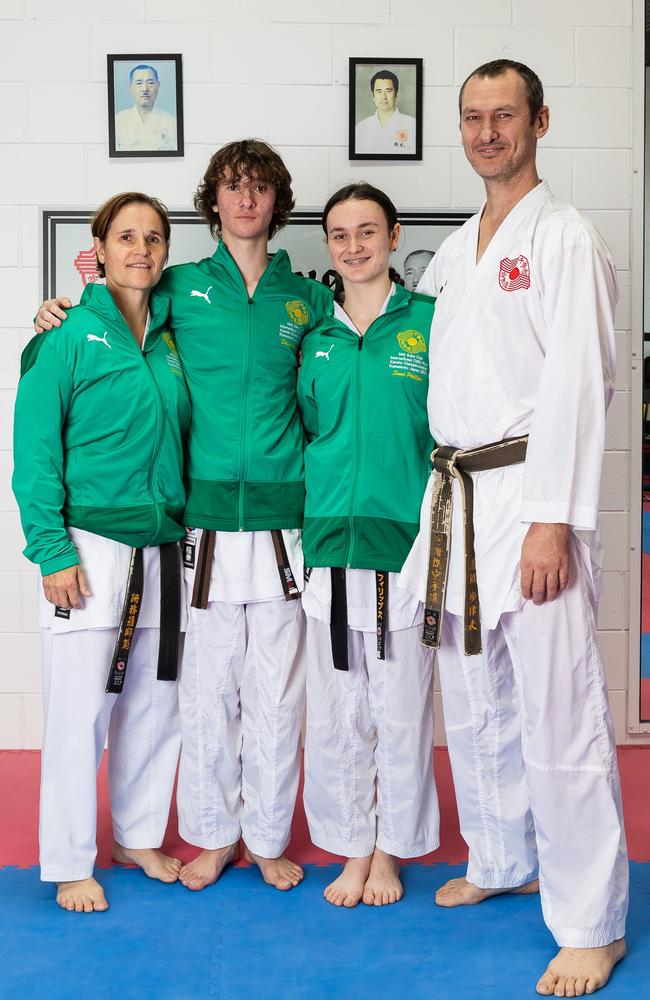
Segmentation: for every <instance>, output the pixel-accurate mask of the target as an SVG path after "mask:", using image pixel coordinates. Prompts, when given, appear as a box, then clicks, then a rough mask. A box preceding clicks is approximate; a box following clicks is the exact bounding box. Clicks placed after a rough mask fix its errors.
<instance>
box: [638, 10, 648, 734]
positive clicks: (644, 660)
mask: <svg viewBox="0 0 650 1000" xmlns="http://www.w3.org/2000/svg"><path fill="white" fill-rule="evenodd" d="M647 7H648V5H647V4H646V59H645V61H646V71H645V126H646V127H645V199H644V203H645V218H644V240H643V242H644V264H643V267H644V281H643V331H644V333H643V413H642V417H641V419H642V421H643V423H642V427H643V472H642V484H641V493H642V495H641V503H642V515H641V517H642V531H641V552H642V555H641V656H640V670H641V678H640V685H639V721H640V722H650V66H649V65H648V63H649V62H650V48H649V46H648V31H647V24H648V12H647Z"/></svg>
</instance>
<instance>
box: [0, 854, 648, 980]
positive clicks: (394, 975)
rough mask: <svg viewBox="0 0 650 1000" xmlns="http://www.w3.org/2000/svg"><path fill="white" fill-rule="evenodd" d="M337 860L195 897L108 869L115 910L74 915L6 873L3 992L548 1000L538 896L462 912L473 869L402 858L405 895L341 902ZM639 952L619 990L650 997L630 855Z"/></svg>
mask: <svg viewBox="0 0 650 1000" xmlns="http://www.w3.org/2000/svg"><path fill="white" fill-rule="evenodd" d="M337 871H338V869H337V868H332V867H315V866H311V865H309V866H307V868H306V878H305V882H304V883H303V884H302V885H301V886H300V888H299V889H298V890H294V891H292V892H287V893H281V892H277V891H275V890H273V889H270V888H269V887H267V886H265V885H263V883H262V882H261V879H260V876H259V873H258V872H257V870H255V869H230V870H229V871H228V872H226V874H225V875H224V876H223V878H222V879H221V880H220V881H219V883H218V884H217V885H215V886H211V887H210V888H208V889H206V890H204V891H203V892H198V893H190V892H189V891H188V890H186V889H184V888H183V887H182V886H181V885H179V884H176V885H172V886H164V885H162V884H160V883H157V882H153V881H150V880H149V879H147V878H146V877H145V876H144V875H143V874H142V873H141V872H139V871H135V870H131V869H110V870H106V871H101V872H100V873H99V878H100V880H101V881H102V883H103V884H104V886H105V888H106V891H107V895H108V897H109V899H110V903H111V908H110V910H109V911H108V912H106V913H98V914H91V915H88V916H86V915H80V914H68V913H65V912H63V911H62V910H60V909H59V908H58V907H57V906H56V904H55V903H54V901H53V894H52V887H51V886H48V885H44V884H43V883H41V882H39V880H38V869H36V868H29V869H16V868H4V869H1V870H0V941H2V942H3V948H2V952H3V957H2V964H1V966H0V997H1V998H2V1000H43V998H47V1000H72V998H75V1000H76V998H78V997H88V998H91V1000H143V998H145V997H152V998H155V1000H324V998H327V1000H332V998H336V1000H348V998H350V1000H351V998H355V1000H366V998H367V1000H392V998H398V1000H434V998H435V1000H447V998H452V997H453V1000H478V998H482V997H499V998H501V1000H521V998H522V997H526V996H530V997H534V996H535V995H536V994H535V993H534V983H535V978H536V976H537V975H538V974H539V973H541V971H542V970H543V969H544V967H545V965H546V963H547V961H548V960H549V958H551V957H552V956H553V954H554V949H555V945H554V942H553V940H552V938H551V936H550V934H549V933H548V931H547V930H546V928H545V926H544V924H543V921H542V917H541V912H540V907H539V899H538V898H537V897H536V896H502V897H498V898H494V899H491V900H489V901H487V902H486V903H483V904H482V905H481V906H476V907H463V908H459V909H456V910H444V909H440V908H438V907H436V906H434V904H433V896H432V894H433V891H434V890H435V888H437V887H438V886H439V885H441V884H442V883H443V882H445V881H446V880H447V879H448V878H450V877H453V876H455V875H459V874H462V872H463V867H462V866H451V865H434V866H432V867H425V866H421V865H410V866H407V867H405V868H404V869H403V881H404V886H405V889H406V897H405V899H404V900H403V901H402V902H401V903H399V904H398V905H394V906H387V907H381V908H379V907H377V908H374V907H366V906H363V905H361V906H358V907H357V908H356V909H353V910H343V909H337V908H335V907H333V906H330V904H329V903H327V902H325V900H324V899H323V898H322V891H323V888H324V887H325V886H326V885H327V883H328V882H329V881H330V880H331V878H332V876H333V875H334V874H336V872H337ZM631 876H632V879H631V882H632V884H631V905H630V920H629V933H628V946H629V954H628V957H627V959H626V960H625V961H624V962H623V963H622V965H620V966H619V967H618V968H617V970H616V971H615V973H614V975H613V977H612V979H611V980H610V984H609V986H608V987H607V990H606V992H605V994H604V996H606V997H607V1000H622V998H625V1000H632V998H639V1000H641V998H643V1000H647V998H648V996H650V987H648V965H647V955H648V953H649V950H650V864H635V863H632V865H631Z"/></svg>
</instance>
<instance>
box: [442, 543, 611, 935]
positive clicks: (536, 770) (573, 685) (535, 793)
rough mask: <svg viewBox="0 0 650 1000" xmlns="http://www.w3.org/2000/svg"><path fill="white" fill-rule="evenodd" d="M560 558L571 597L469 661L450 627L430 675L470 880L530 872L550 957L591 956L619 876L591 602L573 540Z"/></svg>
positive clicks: (511, 617)
mask: <svg viewBox="0 0 650 1000" xmlns="http://www.w3.org/2000/svg"><path fill="white" fill-rule="evenodd" d="M570 558H571V563H570V581H569V587H568V588H567V590H565V591H564V592H563V593H562V594H561V596H559V597H558V598H556V600H554V601H551V602H550V603H548V604H543V605H540V606H537V607H536V606H535V605H534V604H533V603H532V601H527V602H526V603H525V604H524V606H523V608H522V609H521V610H520V611H513V612H510V613H507V614H503V615H502V616H501V618H500V619H499V622H498V624H497V626H496V628H495V629H493V630H491V631H483V633H482V645H483V653H482V654H480V655H478V656H465V654H464V652H463V622H462V619H461V618H460V617H459V616H456V615H450V614H446V615H445V620H444V624H443V632H442V643H441V647H440V650H439V653H438V663H439V664H440V680H441V687H442V697H443V707H444V713H445V728H446V732H447V742H448V745H449V754H450V758H451V764H452V770H453V776H454V785H455V788H456V799H457V803H458V811H459V815H460V826H461V831H462V834H463V837H464V839H465V840H466V842H467V844H468V846H469V865H468V868H467V878H468V880H469V881H470V882H473V883H474V884H475V885H478V886H481V887H482V888H486V889H488V888H489V889H493V888H508V887H514V886H520V885H523V884H524V883H526V882H529V881H531V879H534V878H535V877H536V876H537V874H538V871H539V881H540V894H541V901H542V911H543V914H544V919H545V921H546V924H547V926H548V928H549V930H550V931H551V932H552V934H553V935H554V937H555V939H556V941H557V943H558V945H560V946H566V947H575V948H592V947H599V946H601V945H606V944H608V943H609V942H611V941H614V940H616V939H618V938H620V937H622V936H623V934H624V930H625V916H626V912H627V899H628V868H627V855H626V846H625V832H624V829H623V817H622V807H621V794H620V785H619V776H618V766H617V761H616V747H615V743H614V734H613V727H612V722H611V718H610V713H609V707H608V703H607V689H606V683H605V678H604V674H603V668H602V664H601V660H600V656H599V653H598V647H597V644H596V621H595V611H596V602H595V599H594V594H593V588H592V582H591V575H590V573H589V570H588V568H587V567H586V565H585V563H584V558H586V557H585V556H584V555H583V553H582V551H581V549H580V548H579V544H578V543H577V541H576V540H575V539H573V540H572V546H571V550H570Z"/></svg>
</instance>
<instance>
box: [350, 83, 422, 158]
mask: <svg viewBox="0 0 650 1000" xmlns="http://www.w3.org/2000/svg"><path fill="white" fill-rule="evenodd" d="M370 93H371V94H372V100H373V103H374V105H375V107H376V108H377V110H376V111H375V113H374V115H369V116H368V117H367V118H362V119H361V121H360V122H359V124H358V125H357V127H356V129H355V133H354V134H355V140H354V142H355V149H356V151H357V153H374V154H377V155H379V154H380V153H414V152H415V139H416V127H415V118H414V117H413V116H412V115H404V114H402V112H401V111H400V110H399V108H398V107H397V101H398V96H397V95H398V94H399V79H398V78H397V76H396V74H395V73H393V72H392V71H391V70H388V69H382V70H379V72H378V73H375V74H374V76H373V77H372V79H371V80H370Z"/></svg>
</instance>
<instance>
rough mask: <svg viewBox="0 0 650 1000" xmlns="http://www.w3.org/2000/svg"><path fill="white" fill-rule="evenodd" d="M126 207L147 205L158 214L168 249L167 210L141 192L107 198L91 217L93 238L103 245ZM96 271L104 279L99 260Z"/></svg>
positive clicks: (104, 275) (160, 203)
mask: <svg viewBox="0 0 650 1000" xmlns="http://www.w3.org/2000/svg"><path fill="white" fill-rule="evenodd" d="M127 205H149V206H150V207H151V208H153V210H154V211H155V212H157V213H158V215H159V216H160V221H161V223H162V229H163V236H164V237H165V243H166V244H167V247H168V248H169V240H170V236H171V231H172V230H171V225H170V222H169V215H168V213H167V208H166V206H165V205H163V203H162V201H160V199H159V198H154V197H152V196H151V195H149V194H143V193H142V192H141V191H123V192H122V194H115V195H113V197H112V198H109V199H108V201H105V202H104V204H103V205H100V207H99V208H98V209H97V211H96V212H95V214H94V215H93V217H92V220H91V223H90V231H91V233H92V234H93V236H96V237H97V239H98V240H101V241H102V243H103V242H104V241H105V240H106V237H107V235H108V230H109V229H110V228H111V224H112V222H113V220H114V219H115V217H116V215H117V214H118V212H121V211H122V209H123V208H125V207H126V206H127ZM97 271H98V273H99V275H100V277H102V278H105V277H106V273H105V271H104V265H103V264H101V263H100V262H99V259H98V260H97Z"/></svg>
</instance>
